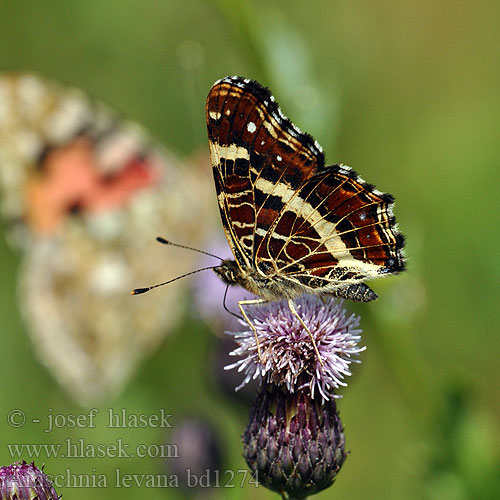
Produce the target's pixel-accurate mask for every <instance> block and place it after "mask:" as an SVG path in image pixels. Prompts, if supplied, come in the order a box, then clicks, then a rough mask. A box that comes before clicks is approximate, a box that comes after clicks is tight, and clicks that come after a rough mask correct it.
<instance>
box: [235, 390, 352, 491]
mask: <svg viewBox="0 0 500 500" xmlns="http://www.w3.org/2000/svg"><path fill="white" fill-rule="evenodd" d="M243 443H244V452H243V456H244V457H245V459H246V461H247V463H248V466H249V467H250V469H251V470H252V471H253V473H254V475H255V476H256V479H257V480H258V481H259V483H260V484H262V485H263V486H265V487H267V488H269V489H271V490H273V491H277V492H278V493H280V494H281V495H282V497H283V498H285V499H292V498H294V499H302V498H305V497H306V496H308V495H311V494H314V493H318V492H319V491H321V490H323V489H325V488H327V487H328V486H330V485H331V484H332V483H333V481H334V479H335V476H336V475H337V473H338V471H339V470H340V467H341V466H342V464H343V463H344V461H345V459H346V452H345V440H344V432H343V427H342V422H341V421H340V418H339V416H338V413H337V409H336V405H335V400H333V399H332V400H329V401H320V400H319V399H316V400H313V399H311V398H310V397H309V395H308V394H307V393H305V392H303V391H298V392H295V393H292V394H290V393H288V391H287V390H286V389H285V388H284V387H283V386H282V387H281V388H280V387H278V386H276V385H274V384H268V385H267V386H265V387H263V388H262V390H261V392H260V393H259V395H258V396H257V400H256V402H255V404H254V406H253V408H252V411H251V413H250V421H249V423H248V426H247V428H246V430H245V433H244V434H243Z"/></svg>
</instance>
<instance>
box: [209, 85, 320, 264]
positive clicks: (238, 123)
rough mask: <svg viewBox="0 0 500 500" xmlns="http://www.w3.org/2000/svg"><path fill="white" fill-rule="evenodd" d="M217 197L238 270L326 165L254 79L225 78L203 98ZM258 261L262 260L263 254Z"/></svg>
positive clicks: (253, 257)
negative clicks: (288, 198) (290, 197)
mask: <svg viewBox="0 0 500 500" xmlns="http://www.w3.org/2000/svg"><path fill="white" fill-rule="evenodd" d="M206 119H207V127H208V138H209V146H210V157H211V161H212V166H213V174H214V179H215V186H216V190H217V198H218V203H219V208H220V212H221V217H222V222H223V225H224V229H225V232H226V236H227V239H228V242H229V244H230V246H231V249H232V251H233V254H234V256H235V258H236V261H237V262H238V264H239V265H240V267H241V268H242V269H246V268H248V267H254V266H255V263H256V261H259V257H258V255H257V254H258V252H259V248H260V247H261V244H262V241H263V240H264V238H265V236H266V234H267V232H268V231H269V230H270V228H271V227H272V225H273V223H274V221H275V220H276V218H277V216H278V214H279V213H280V211H281V210H282V209H283V206H284V204H285V203H284V201H283V198H282V192H283V190H284V189H288V190H289V191H291V192H296V191H297V190H298V188H299V187H300V186H301V185H303V184H304V182H305V181H306V180H307V179H308V178H309V177H311V176H312V175H313V174H314V173H315V172H316V170H317V169H318V168H319V167H321V166H323V165H324V156H323V152H322V150H321V148H320V146H319V145H318V144H317V143H316V142H315V141H314V139H312V137H310V136H309V135H307V134H303V133H302V132H300V130H298V129H297V128H296V127H295V126H294V125H293V124H292V123H291V122H290V121H289V120H288V119H286V118H285V117H284V116H283V114H282V113H281V111H280V110H279V108H278V106H277V104H276V103H275V101H274V97H273V96H272V95H271V93H270V92H269V91H268V90H267V89H265V88H264V87H262V86H261V85H260V84H258V83H257V82H255V81H252V80H247V79H243V78H240V77H227V78H224V79H222V80H220V81H219V82H216V83H215V84H214V86H213V87H212V89H211V90H210V92H209V94H208V98H207V107H206ZM260 262H261V263H262V264H264V261H263V260H262V258H260Z"/></svg>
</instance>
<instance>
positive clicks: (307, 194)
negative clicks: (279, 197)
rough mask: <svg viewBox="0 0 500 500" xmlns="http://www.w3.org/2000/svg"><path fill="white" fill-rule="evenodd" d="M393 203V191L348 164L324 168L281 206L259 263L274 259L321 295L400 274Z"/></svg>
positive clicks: (290, 275)
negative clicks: (386, 191) (383, 190)
mask: <svg viewBox="0 0 500 500" xmlns="http://www.w3.org/2000/svg"><path fill="white" fill-rule="evenodd" d="M289 196H291V193H290V195H289ZM392 207H393V198H392V196H391V195H388V194H384V193H381V192H380V191H377V190H376V189H374V188H373V186H371V185H369V184H367V183H366V182H365V181H363V180H362V179H361V178H360V177H359V176H358V175H357V174H356V173H355V172H354V171H353V170H352V169H350V168H349V167H346V166H344V165H333V166H330V167H325V168H323V169H322V170H321V171H320V172H318V173H317V174H316V175H314V176H313V177H312V178H310V179H309V180H307V181H306V182H305V183H304V185H303V186H301V187H300V189H299V190H298V193H297V195H296V196H295V197H294V198H292V199H291V201H290V202H288V203H287V204H286V205H285V206H284V208H283V209H282V210H281V212H280V213H279V215H278V217H277V218H276V220H275V222H274V225H273V228H272V230H270V231H268V233H267V234H266V236H265V239H264V242H263V244H262V245H261V246H260V248H259V252H258V254H257V265H259V263H260V261H261V260H263V261H266V260H270V261H272V262H274V263H275V266H276V269H277V270H278V273H279V274H280V275H282V276H285V277H287V278H288V279H291V280H293V281H298V282H299V283H301V284H302V285H305V286H306V287H308V288H311V289H313V290H318V291H320V292H323V293H327V292H328V291H334V290H336V289H339V288H343V287H346V286H349V285H351V284H355V283H360V282H363V281H365V280H368V279H371V278H375V277H377V276H380V275H387V274H394V273H398V272H400V271H402V270H403V268H404V259H403V255H402V247H403V245H404V240H403V237H402V236H401V235H400V234H399V233H398V231H397V227H396V225H395V219H394V216H393V214H392Z"/></svg>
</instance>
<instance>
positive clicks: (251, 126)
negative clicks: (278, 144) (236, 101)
mask: <svg viewBox="0 0 500 500" xmlns="http://www.w3.org/2000/svg"><path fill="white" fill-rule="evenodd" d="M247 130H248V131H249V132H250V133H251V134H253V133H254V132H255V131H256V130H257V127H256V125H255V123H254V122H249V123H248V125H247Z"/></svg>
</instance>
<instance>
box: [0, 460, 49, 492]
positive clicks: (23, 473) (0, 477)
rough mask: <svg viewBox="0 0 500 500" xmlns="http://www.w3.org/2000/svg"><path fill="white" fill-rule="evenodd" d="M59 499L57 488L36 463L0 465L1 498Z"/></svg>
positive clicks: (23, 462)
mask: <svg viewBox="0 0 500 500" xmlns="http://www.w3.org/2000/svg"><path fill="white" fill-rule="evenodd" d="M33 499H37V500H59V497H58V496H57V493H56V490H55V489H54V487H53V486H52V483H51V482H50V480H49V478H48V477H47V476H46V475H45V474H44V472H43V471H41V470H40V469H38V468H37V467H35V463H34V462H32V463H31V464H28V463H26V462H25V461H24V460H23V461H22V462H16V463H14V464H12V465H8V466H5V467H0V500H33Z"/></svg>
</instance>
